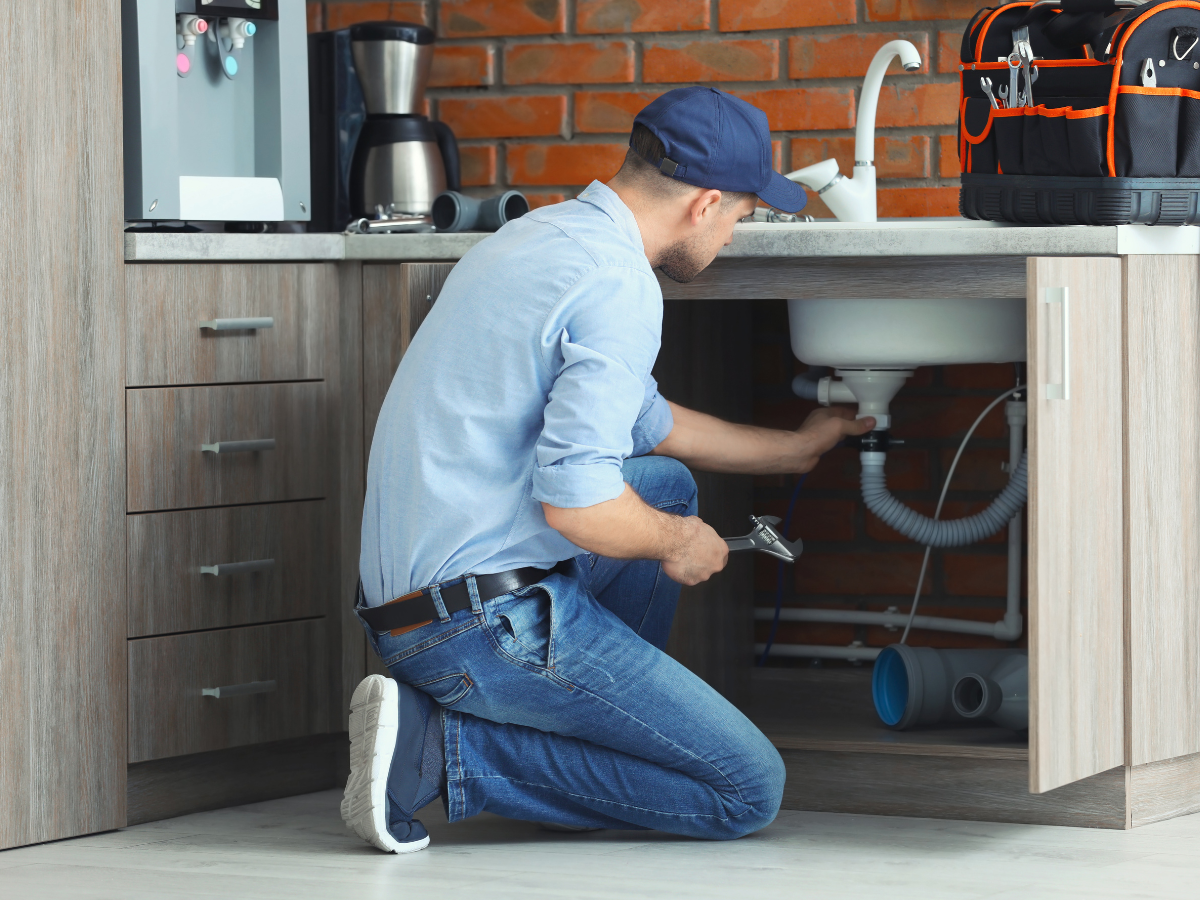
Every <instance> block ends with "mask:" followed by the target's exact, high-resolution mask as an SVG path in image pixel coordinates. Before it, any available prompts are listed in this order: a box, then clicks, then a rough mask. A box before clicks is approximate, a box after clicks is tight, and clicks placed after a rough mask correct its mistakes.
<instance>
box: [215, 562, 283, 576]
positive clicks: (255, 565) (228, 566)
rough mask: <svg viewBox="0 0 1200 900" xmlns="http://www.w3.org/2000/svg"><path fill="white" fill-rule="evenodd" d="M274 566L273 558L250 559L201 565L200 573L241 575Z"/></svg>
mask: <svg viewBox="0 0 1200 900" xmlns="http://www.w3.org/2000/svg"><path fill="white" fill-rule="evenodd" d="M273 568H275V560H273V559H251V560H247V561H246V562H235V563H217V564H216V565H215V566H201V567H200V574H201V575H216V576H217V577H218V578H220V577H221V576H222V575H242V574H244V573H246V572H261V571H263V570H264V569H273Z"/></svg>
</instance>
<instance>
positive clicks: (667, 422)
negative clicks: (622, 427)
mask: <svg viewBox="0 0 1200 900" xmlns="http://www.w3.org/2000/svg"><path fill="white" fill-rule="evenodd" d="M674 427H675V417H674V416H673V415H672V414H671V407H670V405H669V404H668V403H667V400H666V398H665V397H663V395H662V394H660V393H659V392H658V382H657V381H655V380H654V379H653V378H651V379H650V380H649V381H648V382H646V399H645V401H643V403H642V411H641V413H640V414H639V415H638V418H637V422H635V423H634V425H633V452H632V453H631V454H629V455H630V456H645V455H646V454H647V453H650V452H651V451H652V450H653V449H654V448H655V447H657V446H658V445H659V444H661V443H662V442H663V441H665V440H666V439H667V435H669V434H670V433H671V429H672V428H674Z"/></svg>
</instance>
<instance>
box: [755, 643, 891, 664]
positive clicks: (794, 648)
mask: <svg viewBox="0 0 1200 900" xmlns="http://www.w3.org/2000/svg"><path fill="white" fill-rule="evenodd" d="M766 646H767V645H766V644H755V645H754V652H755V653H762V652H763V650H765V649H766ZM882 649H883V648H881V647H826V646H824V645H819V644H779V643H775V644H772V645H771V655H772V656H793V657H796V656H798V657H802V658H805V659H845V660H852V659H857V660H863V661H866V662H870V661H873V660H874V659H875V657H877V656H878V655H879V654H880V652H881V651H882Z"/></svg>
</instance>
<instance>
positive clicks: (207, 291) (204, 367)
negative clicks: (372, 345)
mask: <svg viewBox="0 0 1200 900" xmlns="http://www.w3.org/2000/svg"><path fill="white" fill-rule="evenodd" d="M336 291H337V278H336V274H335V268H334V267H333V266H326V265H311V264H310V265H270V266H266V265H261V266H248V265H244V264H243V265H236V266H223V265H127V266H126V267H125V309H126V313H125V348H126V351H125V352H126V358H125V383H126V384H128V385H131V386H141V385H172V384H211V383H219V382H246V381H291V380H295V379H302V378H323V377H325V375H326V373H325V369H326V365H327V358H328V357H327V355H326V354H327V349H328V346H329V344H330V342H331V341H332V340H333V339H334V338H333V335H334V331H335V328H336V321H337V320H336V318H335V317H336V315H337V303H336V300H337V296H336ZM266 318H269V319H271V320H272V322H271V327H269V328H265V327H263V328H230V329H221V330H216V329H210V328H201V327H200V323H201V322H215V321H216V320H218V319H223V320H230V319H242V320H245V319H266ZM227 324H235V325H236V324H237V323H227Z"/></svg>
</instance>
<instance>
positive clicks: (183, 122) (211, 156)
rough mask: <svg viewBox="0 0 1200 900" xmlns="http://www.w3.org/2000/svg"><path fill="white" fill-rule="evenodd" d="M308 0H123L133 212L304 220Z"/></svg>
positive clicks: (128, 196)
mask: <svg viewBox="0 0 1200 900" xmlns="http://www.w3.org/2000/svg"><path fill="white" fill-rule="evenodd" d="M306 32H307V17H306V13H305V4H304V0H122V3H121V42H122V58H123V62H124V75H123V79H122V81H123V90H124V101H125V102H124V114H125V148H124V149H125V218H126V220H127V221H133V222H160V221H162V220H175V221H178V220H188V221H215V222H226V223H229V222H250V223H264V222H280V221H307V220H308V218H309V207H310V197H309V191H310V189H311V181H310V177H309V159H308V141H307V140H305V137H306V136H307V134H308V131H309V127H308V83H307V79H306V78H305V72H306V70H307V67H308V54H307V46H306V42H305V35H306Z"/></svg>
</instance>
